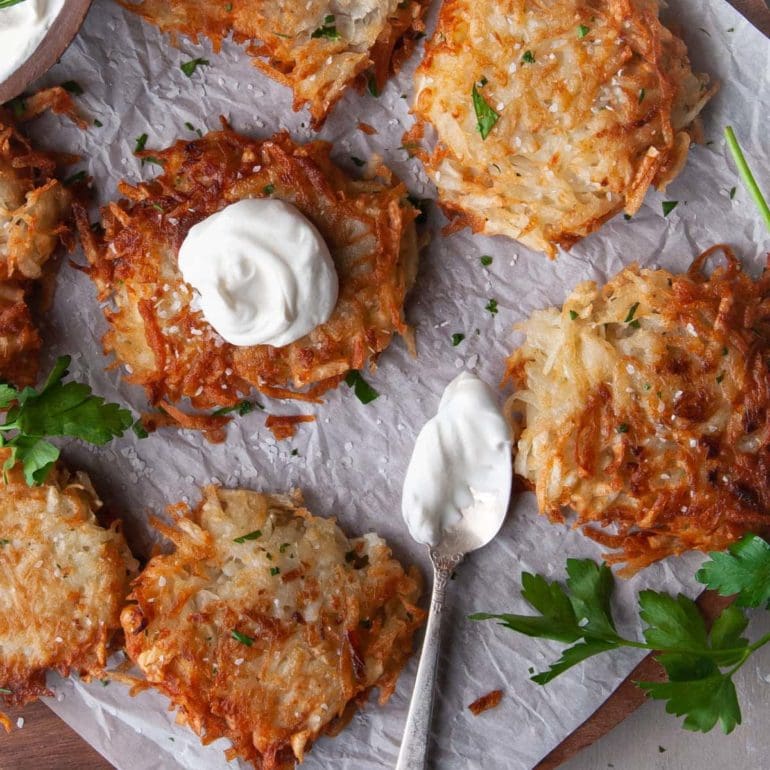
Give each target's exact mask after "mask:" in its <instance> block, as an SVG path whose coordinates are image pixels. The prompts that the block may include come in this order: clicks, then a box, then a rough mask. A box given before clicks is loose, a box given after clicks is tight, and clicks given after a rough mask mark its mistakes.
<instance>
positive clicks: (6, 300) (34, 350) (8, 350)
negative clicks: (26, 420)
mask: <svg viewBox="0 0 770 770" xmlns="http://www.w3.org/2000/svg"><path fill="white" fill-rule="evenodd" d="M15 104H16V105H17V107H16V109H15V112H14V111H13V110H11V109H0V380H4V381H10V382H13V383H14V384H15V385H19V386H24V385H31V384H34V382H35V379H36V377H37V370H38V351H39V349H40V337H39V335H38V333H37V330H36V328H35V325H34V323H33V320H32V312H31V310H30V305H31V304H33V294H34V293H35V284H34V282H35V281H39V280H40V279H41V278H44V277H45V276H44V270H45V268H46V264H47V263H48V262H49V260H50V259H51V257H52V255H53V253H54V252H55V251H56V249H57V248H59V246H60V245H62V244H68V245H69V244H71V241H72V239H71V237H70V235H71V233H70V230H71V228H70V224H71V222H70V220H71V213H70V206H71V202H72V192H71V191H70V190H69V189H68V188H66V187H65V186H64V185H63V184H62V183H61V182H60V181H59V180H58V179H57V178H56V176H55V175H56V171H57V165H60V163H61V161H62V158H57V157H56V156H54V155H53V154H51V153H46V152H41V151H39V150H36V149H34V148H33V147H32V145H31V143H30V142H29V140H28V139H27V138H26V137H25V136H24V135H23V134H21V133H20V131H19V130H18V128H17V123H19V122H20V121H24V120H29V119H31V118H34V117H36V116H37V115H39V114H40V113H41V112H43V111H44V110H46V109H52V110H54V111H55V112H67V113H69V114H71V115H74V111H73V105H72V101H71V99H70V97H69V94H67V92H66V91H64V89H62V88H51V89H48V90H46V91H41V92H39V93H37V94H35V95H34V96H31V97H28V98H25V99H24V100H23V101H18V100H17V101H16V102H15ZM64 160H66V159H64Z"/></svg>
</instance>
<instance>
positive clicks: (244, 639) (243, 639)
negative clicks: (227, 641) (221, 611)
mask: <svg viewBox="0 0 770 770" xmlns="http://www.w3.org/2000/svg"><path fill="white" fill-rule="evenodd" d="M230 636H232V637H233V639H235V641H236V642H240V643H241V644H245V645H246V646H247V647H251V645H252V644H254V640H253V639H252V638H251V637H250V636H246V634H242V633H241V632H240V631H236V630H235V629H233V630H232V631H230Z"/></svg>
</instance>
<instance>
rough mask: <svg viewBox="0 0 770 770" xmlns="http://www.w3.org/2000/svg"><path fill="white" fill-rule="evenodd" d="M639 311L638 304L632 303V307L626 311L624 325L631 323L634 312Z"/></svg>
mask: <svg viewBox="0 0 770 770" xmlns="http://www.w3.org/2000/svg"><path fill="white" fill-rule="evenodd" d="M638 309H639V303H638V302H634V304H633V305H631V307H630V308H629V309H628V314H627V315H626V320H625V322H624V323H627V324H630V323H631V321H633V320H634V316H635V315H636V311H637V310H638Z"/></svg>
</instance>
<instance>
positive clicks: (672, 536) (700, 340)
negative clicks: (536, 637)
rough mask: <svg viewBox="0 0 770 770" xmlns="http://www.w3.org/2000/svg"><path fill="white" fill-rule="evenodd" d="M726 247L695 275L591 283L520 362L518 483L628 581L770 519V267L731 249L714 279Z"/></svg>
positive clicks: (636, 272) (513, 368)
mask: <svg viewBox="0 0 770 770" xmlns="http://www.w3.org/2000/svg"><path fill="white" fill-rule="evenodd" d="M717 248H720V247H717ZM721 248H724V247H721ZM713 251H714V250H713V249H712V250H710V252H706V254H704V255H703V256H702V257H700V258H699V259H698V260H696V261H695V262H694V263H693V265H692V267H691V268H690V270H689V272H688V273H686V274H684V275H674V274H671V273H669V272H668V271H666V270H650V269H643V270H640V269H639V268H638V267H636V266H632V267H629V268H627V269H625V270H623V271H622V272H621V273H620V274H618V275H617V276H616V277H615V278H613V279H612V280H611V281H610V282H609V283H608V284H607V285H606V286H605V287H604V288H602V289H599V288H598V287H597V286H596V284H594V283H593V282H587V283H583V284H581V285H580V286H578V287H577V288H576V289H575V291H574V292H573V293H572V294H571V295H570V296H569V297H568V298H567V300H566V302H565V303H564V306H563V308H562V309H561V310H559V309H557V308H550V309H548V310H541V311H537V312H535V313H534V314H533V315H532V317H531V318H530V320H529V321H527V322H526V323H525V324H523V331H524V332H525V333H526V335H527V338H526V342H525V344H524V345H523V346H522V347H521V348H519V349H518V350H517V351H516V352H515V353H514V354H513V355H512V356H511V358H510V359H509V361H508V373H507V377H508V379H509V381H510V382H511V383H512V384H513V385H514V386H515V387H516V388H517V390H516V392H515V394H514V395H513V397H512V399H511V402H510V404H509V406H510V409H511V410H512V411H514V412H515V411H522V412H523V413H524V428H523V432H522V433H521V435H520V437H519V440H518V449H517V454H516V460H515V470H516V472H517V474H518V475H519V476H520V477H522V478H523V479H525V480H526V482H527V483H528V484H529V485H530V486H531V487H532V488H533V489H534V490H535V493H536V495H537V502H538V507H539V509H540V511H541V512H542V513H544V514H546V515H547V516H548V517H549V518H550V519H552V520H553V521H563V520H564V517H563V513H562V508H563V507H565V506H568V507H570V508H572V509H573V510H574V511H575V512H576V514H577V517H576V524H577V525H582V526H583V529H584V531H585V533H586V534H588V535H589V536H590V537H592V538H594V539H595V540H597V541H599V542H600V543H602V544H604V545H606V546H609V547H610V548H613V549H617V552H616V553H613V554H610V555H609V561H611V562H625V564H626V566H625V570H624V571H625V572H626V573H631V572H634V571H636V570H638V569H640V568H642V567H644V566H646V565H647V564H650V563H651V562H654V561H656V560H658V559H662V558H664V557H665V556H669V555H671V554H678V553H681V552H683V551H686V550H689V549H698V550H722V549H723V548H725V547H726V546H727V545H728V544H729V543H731V542H733V541H734V540H736V539H737V538H738V537H740V536H741V535H742V534H743V533H745V532H747V531H751V532H755V533H758V534H759V533H761V532H762V531H764V530H765V528H766V527H767V525H768V523H770V483H769V482H768V470H767V469H768V467H770V411H768V403H769V402H770V273H769V272H765V273H764V274H763V276H762V277H761V278H760V279H759V280H757V281H754V280H752V278H751V277H750V276H748V275H746V274H745V273H744V272H742V271H741V269H740V266H739V264H738V262H737V260H736V259H735V257H734V255H733V254H732V253H731V252H730V251H729V249H726V248H724V251H725V254H726V257H727V265H726V266H720V267H717V268H716V270H715V271H714V273H713V274H712V275H711V277H709V278H706V277H705V276H704V274H703V273H702V267H703V263H704V260H705V258H706V257H707V256H708V255H709V254H710V253H711V252H713Z"/></svg>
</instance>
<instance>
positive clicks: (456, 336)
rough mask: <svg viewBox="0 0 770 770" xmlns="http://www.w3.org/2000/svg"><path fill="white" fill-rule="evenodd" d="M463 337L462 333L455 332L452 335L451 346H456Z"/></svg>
mask: <svg viewBox="0 0 770 770" xmlns="http://www.w3.org/2000/svg"><path fill="white" fill-rule="evenodd" d="M464 339H465V335H464V334H462V333H460V332H456V333H455V334H453V335H452V347H453V348H456V347H457V346H458V345H459V344H460V343H461V342H462V341H463V340H464Z"/></svg>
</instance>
